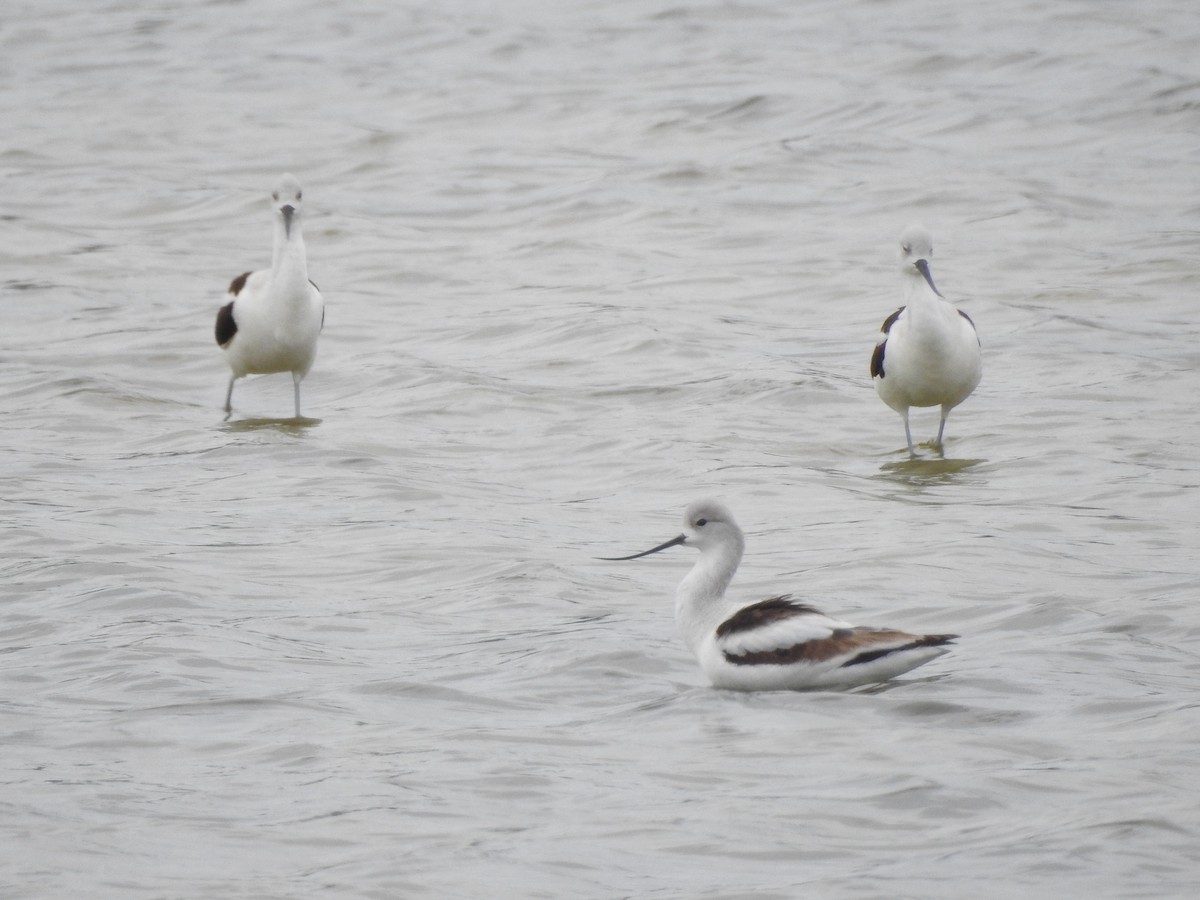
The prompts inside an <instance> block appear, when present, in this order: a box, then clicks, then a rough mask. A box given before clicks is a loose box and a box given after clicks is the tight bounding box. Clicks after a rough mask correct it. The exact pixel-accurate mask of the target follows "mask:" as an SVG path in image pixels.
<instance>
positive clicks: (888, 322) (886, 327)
mask: <svg viewBox="0 0 1200 900" xmlns="http://www.w3.org/2000/svg"><path fill="white" fill-rule="evenodd" d="M902 312H904V307H903V306H902V307H900V308H899V309H898V310H896V311H895V312H894V313H892V314H891V315H890V316H888V317H887V318H886V319H884V320H883V327H882V328H880V329H879V330H880V331H882V332H883V333H884V334H887V333H888V332H889V331H891V330H892V326H893V325H895V324H896V320H897V319H898V318H900V313H902Z"/></svg>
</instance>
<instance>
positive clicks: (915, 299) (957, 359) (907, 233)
mask: <svg viewBox="0 0 1200 900" xmlns="http://www.w3.org/2000/svg"><path fill="white" fill-rule="evenodd" d="M932 256H933V238H932V237H930V234H929V232H928V231H927V230H926V229H925V228H923V227H922V226H920V225H910V226H908V228H906V229H904V233H903V234H902V235H901V236H900V259H901V268H902V271H903V272H904V274H905V281H904V306H902V307H900V308H899V309H898V310H896V311H895V312H894V313H892V314H891V315H890V316H888V317H887V320H886V321H884V323H883V328H882V329H880V330H881V331H882V332H883V337H882V338H880V340H879V343H878V344H876V345H875V352H874V353H872V354H871V378H872V380H874V382H875V390H876V391H878V392H879V396H880V398H881V399H882V400H883V402H884V403H886V404H887V405H888V406H890V407H891V408H892V409H894V410H895V411H896V412H898V413H900V415H901V416H902V417H903V418H904V437H905V439H906V440H907V441H908V452H909V453H910V454H912V455H914V456H915V455H916V451H914V450H913V442H912V432H911V431H910V430H909V427H908V408H909V407H910V406H940V407H941V408H942V418H941V422H940V423H939V424H938V433H937V440H936V441H935V443H936V444H937V446H938V448H939V449H940V448H941V446H942V434H943V433H944V432H945V430H946V417H947V416H949V415H950V410H952V409H954V407H956V406H958V404H960V403H962V402H963V401H964V400H966V399H967V397H969V396H970V395H971V391H973V390H975V386H976V385H977V384H979V378H980V376H981V375H982V374H983V360H982V357H981V353H980V349H979V335H978V334H976V332H975V323H974V322H972V321H971V319H970V317H969V316H968V315H967V314H966V313H965V312H963V311H962V310H959V309H955V308H954V307H953V306H952V305H951V304H950V303H948V302H946V300H945V299H944V298H943V297H942V295H941V294H940V293H939V292H938V289H937V288H936V287H934V286H933V276H932V275H931V274H930V272H929V260H930V257H932Z"/></svg>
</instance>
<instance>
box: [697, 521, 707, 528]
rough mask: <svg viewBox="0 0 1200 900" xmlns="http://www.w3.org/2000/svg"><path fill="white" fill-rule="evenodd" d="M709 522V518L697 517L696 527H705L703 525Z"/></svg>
mask: <svg viewBox="0 0 1200 900" xmlns="http://www.w3.org/2000/svg"><path fill="white" fill-rule="evenodd" d="M707 524H708V519H697V520H696V527H697V528H703V527H704V526H705V525H707Z"/></svg>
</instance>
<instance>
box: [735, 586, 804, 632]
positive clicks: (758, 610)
mask: <svg viewBox="0 0 1200 900" xmlns="http://www.w3.org/2000/svg"><path fill="white" fill-rule="evenodd" d="M789 597H791V594H780V595H779V596H778V597H769V598H768V599H766V600H760V601H759V602H758V603H751V604H750V605H749V606H747V607H744V608H742V609H739V610H738V611H737V612H735V613H734V614H733V615H732V616H730V617H729V618H728V619H726V620H725V621H724V622H722V623H721V624H720V625H718V626H717V637H719V638H722V637H725V636H726V635H729V634H737V632H739V631H753V630H754V629H755V628H761V627H762V626H764V625H770V624H772V623H774V622H782V621H783V620H784V619H791V618H794V617H795V616H812V615H817V616H819V615H822V612H821V611H820V610H819V609H814V608H813V607H811V606H806V605H805V604H803V603H793V602H792V601H791V600H789V599H788V598H789Z"/></svg>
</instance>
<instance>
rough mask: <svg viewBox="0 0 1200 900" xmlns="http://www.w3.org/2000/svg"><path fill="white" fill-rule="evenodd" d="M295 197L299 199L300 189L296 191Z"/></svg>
mask: <svg viewBox="0 0 1200 900" xmlns="http://www.w3.org/2000/svg"><path fill="white" fill-rule="evenodd" d="M296 199H297V200H299V199H300V191H296Z"/></svg>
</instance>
